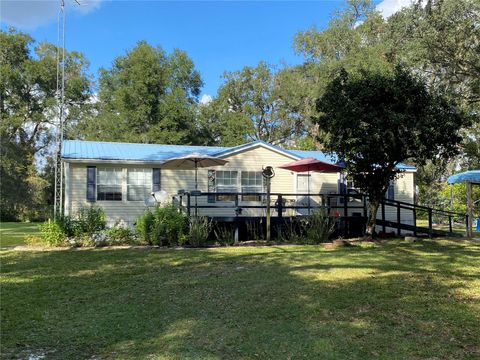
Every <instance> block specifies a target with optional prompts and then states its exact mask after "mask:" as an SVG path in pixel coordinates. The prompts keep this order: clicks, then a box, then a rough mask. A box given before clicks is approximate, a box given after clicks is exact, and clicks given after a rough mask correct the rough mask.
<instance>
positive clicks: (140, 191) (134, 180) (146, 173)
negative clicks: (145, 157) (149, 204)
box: [127, 168, 152, 201]
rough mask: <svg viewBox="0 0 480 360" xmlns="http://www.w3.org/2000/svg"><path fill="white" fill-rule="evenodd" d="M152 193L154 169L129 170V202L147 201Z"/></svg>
mask: <svg viewBox="0 0 480 360" xmlns="http://www.w3.org/2000/svg"><path fill="white" fill-rule="evenodd" d="M151 192H152V169H148V168H138V169H128V176H127V200H128V201H145V200H146V199H148V198H149V197H150V196H151V195H150V194H151Z"/></svg>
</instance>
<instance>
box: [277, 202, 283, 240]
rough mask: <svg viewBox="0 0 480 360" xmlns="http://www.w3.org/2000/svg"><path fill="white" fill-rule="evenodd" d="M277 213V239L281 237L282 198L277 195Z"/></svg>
mask: <svg viewBox="0 0 480 360" xmlns="http://www.w3.org/2000/svg"><path fill="white" fill-rule="evenodd" d="M277 213H278V220H279V221H278V223H277V224H278V226H277V239H278V238H279V237H280V236H281V235H282V223H283V221H282V219H283V196H282V195H278V198H277Z"/></svg>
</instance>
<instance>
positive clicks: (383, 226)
mask: <svg viewBox="0 0 480 360" xmlns="http://www.w3.org/2000/svg"><path fill="white" fill-rule="evenodd" d="M382 222H383V225H382V230H383V233H384V234H385V233H386V232H387V227H386V226H385V202H384V201H382Z"/></svg>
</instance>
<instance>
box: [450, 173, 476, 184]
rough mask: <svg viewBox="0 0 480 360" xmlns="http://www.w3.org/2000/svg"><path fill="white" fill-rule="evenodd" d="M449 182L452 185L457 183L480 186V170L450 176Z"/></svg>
mask: <svg viewBox="0 0 480 360" xmlns="http://www.w3.org/2000/svg"><path fill="white" fill-rule="evenodd" d="M447 182H448V183H449V184H450V185H451V184H457V183H476V184H480V170H470V171H465V172H461V173H458V174H455V175H452V176H449V177H448V179H447Z"/></svg>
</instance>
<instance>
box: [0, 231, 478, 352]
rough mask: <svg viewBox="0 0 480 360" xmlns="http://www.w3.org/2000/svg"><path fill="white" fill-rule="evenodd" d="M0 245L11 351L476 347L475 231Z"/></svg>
mask: <svg viewBox="0 0 480 360" xmlns="http://www.w3.org/2000/svg"><path fill="white" fill-rule="evenodd" d="M1 257H2V259H1V260H2V274H1V275H2V289H1V290H2V299H1V300H2V301H1V316H2V326H1V337H2V342H1V351H2V355H3V357H4V358H10V357H14V358H28V357H29V356H31V355H33V356H45V359H113V358H114V359H146V358H148V359H300V358H302V359H320V358H321V359H374V358H379V359H478V358H480V332H479V329H480V266H479V263H480V244H479V243H478V242H469V241H450V240H446V239H445V240H434V241H433V240H432V241H428V240H424V241H421V242H417V243H407V242H404V241H400V240H393V241H389V242H382V243H380V244H377V245H362V246H353V247H345V248H337V249H335V250H325V249H323V248H320V247H317V246H272V247H237V248H216V249H204V250H173V249H172V250H140V249H95V250H94V249H90V250H66V251H65V250H64V251H44V252H33V251H30V252H25V251H24V252H20V251H13V250H9V251H3V252H1Z"/></svg>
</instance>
